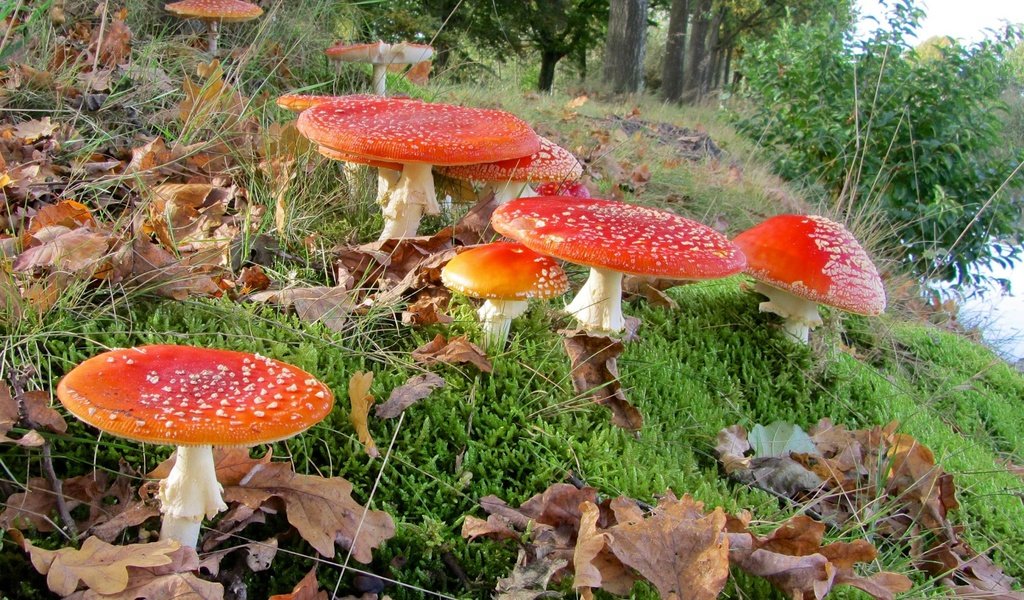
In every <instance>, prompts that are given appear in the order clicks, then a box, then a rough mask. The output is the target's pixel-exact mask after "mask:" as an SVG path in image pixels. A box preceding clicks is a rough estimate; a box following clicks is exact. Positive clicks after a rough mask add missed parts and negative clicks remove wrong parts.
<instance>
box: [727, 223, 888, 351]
mask: <svg viewBox="0 0 1024 600" xmlns="http://www.w3.org/2000/svg"><path fill="white" fill-rule="evenodd" d="M733 242H734V243H735V244H736V245H737V246H739V247H740V249H742V250H743V253H744V254H746V256H747V268H746V273H748V274H749V275H750V276H751V277H753V278H754V279H756V280H757V281H758V283H757V284H756V286H755V290H757V291H758V292H760V293H762V294H764V295H766V296H768V298H769V301H768V302H763V303H761V306H760V308H761V311H763V312H773V313H775V314H778V315H780V316H782V317H783V318H784V319H785V320H786V321H785V324H784V327H785V329H786V331H787V332H788V333H789V334H790V335H792V336H793V337H794V338H796V339H797V340H800V341H802V342H804V343H806V342H807V336H808V332H809V329H810V328H813V327H816V326H818V325H820V324H821V317H820V316H819V315H818V307H817V305H818V304H825V305H828V306H833V307H835V308H840V309H842V310H845V311H849V312H852V313H857V314H861V315H877V314H880V313H881V312H882V311H884V310H885V288H884V287H883V285H882V279H881V277H879V275H878V270H877V269H876V268H875V265H874V264H873V263H872V262H871V259H870V258H869V257H868V255H867V253H866V252H865V251H864V248H862V247H861V245H860V244H859V243H858V242H857V240H856V238H854V237H853V234H851V233H850V232H849V231H848V230H847V229H846V228H845V227H843V225H841V224H840V223H836V222H835V221H832V220H830V219H827V218H825V217H821V216H815V215H778V216H775V217H772V218H770V219H768V220H766V221H764V222H763V223H760V224H758V225H755V226H754V227H751V228H750V229H748V230H746V231H744V232H743V233H741V234H739V235H738V236H736V238H735V239H734V240H733Z"/></svg>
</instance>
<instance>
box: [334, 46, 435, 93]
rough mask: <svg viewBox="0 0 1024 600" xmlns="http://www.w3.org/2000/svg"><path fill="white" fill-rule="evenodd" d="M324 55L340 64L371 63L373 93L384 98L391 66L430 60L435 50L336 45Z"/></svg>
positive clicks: (409, 47)
mask: <svg viewBox="0 0 1024 600" xmlns="http://www.w3.org/2000/svg"><path fill="white" fill-rule="evenodd" d="M324 54H325V55H327V58H329V59H331V60H336V61H339V62H354V63H370V64H371V65H373V93H374V94H376V95H378V96H383V95H385V93H386V92H387V69H388V67H389V66H391V65H411V64H415V63H421V62H424V61H428V60H430V58H431V57H432V56H433V55H434V49H433V48H432V47H431V46H428V45H426V44H410V43H409V42H401V43H398V44H386V43H384V42H375V43H372V44H341V43H339V44H336V45H334V46H331V47H330V48H328V49H327V50H324Z"/></svg>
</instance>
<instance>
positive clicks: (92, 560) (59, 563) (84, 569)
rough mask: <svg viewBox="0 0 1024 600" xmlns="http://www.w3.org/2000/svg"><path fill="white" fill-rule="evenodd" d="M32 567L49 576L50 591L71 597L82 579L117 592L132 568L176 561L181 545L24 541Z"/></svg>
mask: <svg viewBox="0 0 1024 600" xmlns="http://www.w3.org/2000/svg"><path fill="white" fill-rule="evenodd" d="M22 548H23V549H24V550H25V551H26V552H28V553H29V556H30V557H31V559H32V566H33V567H35V569H36V571H39V573H41V574H43V575H46V585H47V586H49V588H50V590H51V591H53V592H55V593H57V594H60V595H61V596H68V595H70V594H72V593H74V592H75V590H77V589H78V586H79V582H81V583H82V584H84V585H85V586H86V587H88V588H89V589H91V590H93V591H95V592H97V593H100V594H117V593H119V592H123V591H124V590H125V588H127V587H128V581H129V575H128V567H158V566H162V565H168V564H171V563H172V562H173V559H172V558H171V556H170V555H171V554H172V553H174V552H175V551H176V550H178V549H179V548H181V544H180V543H178V542H177V541H175V540H164V541H162V542H155V543H152V544H129V545H127V546H112V545H110V544H108V543H106V542H103V541H101V540H99V539H98V538H95V537H90V538H86V540H85V542H83V543H82V547H81V548H80V549H76V548H61V549H60V550H55V551H51V550H45V549H43V548H37V547H36V546H34V545H32V542H30V541H29V540H23V541H22Z"/></svg>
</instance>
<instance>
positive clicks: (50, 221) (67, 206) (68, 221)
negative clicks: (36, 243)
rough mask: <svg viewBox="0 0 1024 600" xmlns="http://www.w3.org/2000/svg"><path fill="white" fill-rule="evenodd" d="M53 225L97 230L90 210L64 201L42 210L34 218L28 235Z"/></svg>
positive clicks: (76, 203)
mask: <svg viewBox="0 0 1024 600" xmlns="http://www.w3.org/2000/svg"><path fill="white" fill-rule="evenodd" d="M51 225H61V226H63V227H67V228H68V229H75V228H77V227H86V226H88V227H93V228H95V227H96V219H94V218H93V216H92V213H90V212H89V208H88V207H87V206H85V205H84V204H82V203H81V202H76V201H74V200H62V201H61V202H58V203H57V204H47V205H46V206H43V207H42V208H40V209H39V212H37V213H36V214H35V215H34V216H33V217H32V222H31V223H30V224H29V227H28V233H30V234H33V233H35V232H37V231H39V230H40V229H43V228H44V227H50V226H51Z"/></svg>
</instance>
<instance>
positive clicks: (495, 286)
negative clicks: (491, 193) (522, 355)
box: [441, 242, 569, 348]
mask: <svg viewBox="0 0 1024 600" xmlns="http://www.w3.org/2000/svg"><path fill="white" fill-rule="evenodd" d="M441 281H442V282H443V283H444V285H445V286H446V287H447V288H448V289H450V290H452V291H455V292H459V293H460V294H465V295H467V296H470V297H472V298H482V299H484V300H486V302H484V304H483V306H481V307H480V310H479V311H478V313H477V314H478V315H479V316H480V323H481V324H482V329H483V331H484V343H485V344H486V346H487V347H490V348H500V347H501V346H504V345H505V340H506V339H507V338H508V331H509V326H510V324H511V323H512V319H514V318H516V317H518V316H519V315H521V314H523V313H524V312H526V309H527V307H528V300H529V299H530V298H541V299H546V298H553V297H555V296H561V295H562V294H564V293H565V291H566V290H567V289H569V279H568V278H567V277H566V276H565V271H563V270H562V268H561V267H560V266H558V263H557V262H555V260H554V259H552V258H550V257H548V256H542V255H540V254H537V253H536V252H534V251H533V250H530V249H529V248H527V247H526V246H524V245H522V244H519V243H515V242H497V243H493V244H486V245H483V246H477V247H475V248H471V249H469V250H466V251H465V252H462V253H460V254H459V255H458V256H456V257H455V258H453V259H451V260H450V261H448V264H446V265H445V266H444V267H443V268H442V269H441Z"/></svg>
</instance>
